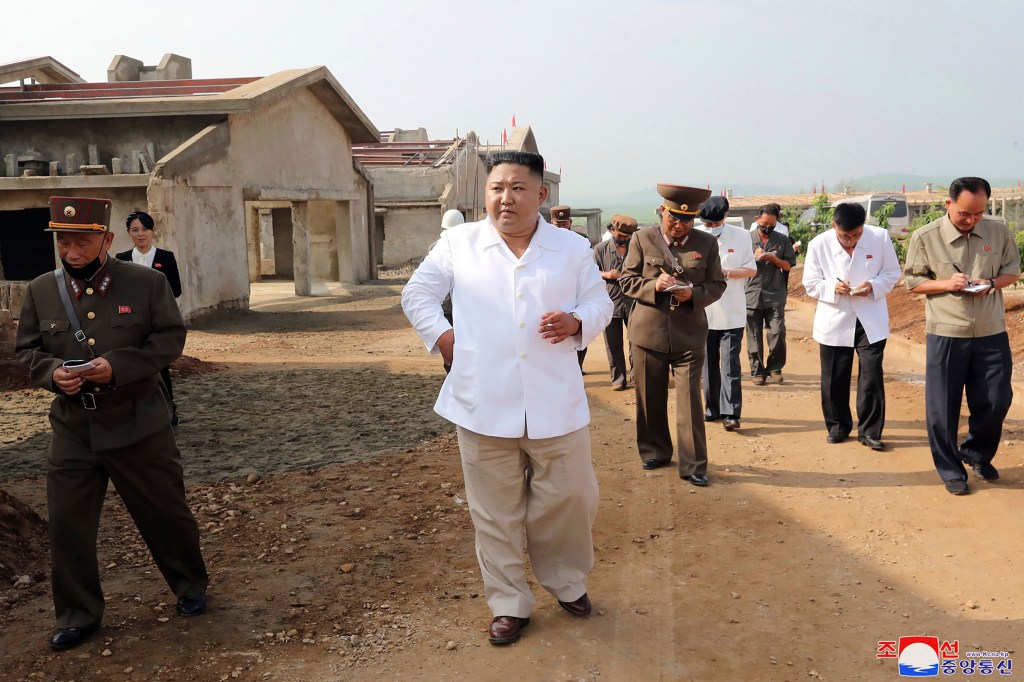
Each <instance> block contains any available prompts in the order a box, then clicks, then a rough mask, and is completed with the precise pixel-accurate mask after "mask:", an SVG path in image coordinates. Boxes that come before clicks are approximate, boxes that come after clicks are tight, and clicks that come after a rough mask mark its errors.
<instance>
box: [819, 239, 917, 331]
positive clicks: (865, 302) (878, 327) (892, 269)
mask: <svg viewBox="0 0 1024 682" xmlns="http://www.w3.org/2000/svg"><path fill="white" fill-rule="evenodd" d="M899 279H900V264H899V261H898V260H897V258H896V251H895V250H894V249H893V247H892V239H890V237H889V233H888V232H887V231H885V230H883V229H882V228H880V227H874V226H873V225H865V226H864V234H863V235H861V238H860V240H859V241H858V242H857V245H856V246H855V247H854V249H853V253H852V254H848V253H846V250H845V249H844V248H843V246H842V244H840V243H839V238H838V237H836V231H835V229H831V230H828V231H826V232H822V233H821V234H819V235H818V236H817V237H815V238H814V239H812V240H811V243H810V245H809V246H808V247H807V258H806V260H805V261H804V277H803V284H804V289H806V290H807V295H808V296H810V297H811V298H815V299H817V300H818V306H817V309H816V310H815V311H814V333H813V336H814V340H815V341H817V342H818V343H821V344H824V345H826V346H847V347H852V346H853V345H854V333H855V329H856V326H857V321H858V320H860V324H861V326H862V327H864V333H865V334H867V337H868V342H869V343H875V342H876V341H881V340H882V339H886V338H888V337H889V307H888V305H887V304H886V301H885V297H886V294H888V293H889V292H890V291H892V288H893V287H894V286H896V283H897V282H898V281H899ZM840 280H843V281H845V282H848V283H849V285H850V286H851V287H856V286H859V285H860V284H863V283H864V282H870V283H871V293H869V294H868V295H866V296H851V295H849V294H843V295H840V294H837V293H836V284H838V283H839V281H840Z"/></svg>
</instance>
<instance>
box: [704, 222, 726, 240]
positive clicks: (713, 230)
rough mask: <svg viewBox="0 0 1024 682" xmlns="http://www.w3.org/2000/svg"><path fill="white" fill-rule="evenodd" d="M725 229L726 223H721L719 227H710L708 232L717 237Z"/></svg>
mask: <svg viewBox="0 0 1024 682" xmlns="http://www.w3.org/2000/svg"><path fill="white" fill-rule="evenodd" d="M724 230H725V225H719V226H718V227H712V228H709V229H708V232H710V233H711V234H713V235H714V236H716V237H721V236H722V232H723V231H724Z"/></svg>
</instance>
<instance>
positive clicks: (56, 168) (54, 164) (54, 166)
mask: <svg viewBox="0 0 1024 682" xmlns="http://www.w3.org/2000/svg"><path fill="white" fill-rule="evenodd" d="M57 175H60V162H59V161H51V162H50V177H54V176H57Z"/></svg>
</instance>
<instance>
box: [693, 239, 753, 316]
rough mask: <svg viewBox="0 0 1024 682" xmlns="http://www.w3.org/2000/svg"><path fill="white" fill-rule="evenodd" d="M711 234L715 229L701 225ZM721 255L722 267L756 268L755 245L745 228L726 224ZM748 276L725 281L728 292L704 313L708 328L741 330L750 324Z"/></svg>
mask: <svg viewBox="0 0 1024 682" xmlns="http://www.w3.org/2000/svg"><path fill="white" fill-rule="evenodd" d="M697 229H699V230H704V231H705V232H707V233H709V234H714V233H713V232H712V228H707V227H698V228H697ZM718 256H719V258H721V259H722V269H723V270H739V269H742V268H750V269H751V270H756V269H757V263H756V262H755V261H754V245H753V242H751V240H750V235H748V234H747V232H746V231H745V230H744V229H743V228H742V227H737V226H735V225H730V224H728V223H726V224H725V225H723V226H722V232H721V234H719V235H718ZM746 288H747V279H746V278H745V279H733V278H732V277H730V278H728V279H727V280H726V285H725V293H724V294H722V298H720V299H718V300H717V301H715V302H714V303H712V304H711V305H709V306H708V307H707V308H705V309H704V312H705V313H707V316H708V329H717V330H724V329H739V328H741V327H744V326H746V324H747V294H746Z"/></svg>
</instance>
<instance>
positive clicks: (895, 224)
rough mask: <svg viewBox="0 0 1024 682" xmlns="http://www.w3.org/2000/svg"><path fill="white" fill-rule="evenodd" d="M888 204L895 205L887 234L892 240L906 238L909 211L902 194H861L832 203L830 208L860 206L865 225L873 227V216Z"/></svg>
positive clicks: (908, 225)
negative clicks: (866, 216) (865, 217)
mask: <svg viewBox="0 0 1024 682" xmlns="http://www.w3.org/2000/svg"><path fill="white" fill-rule="evenodd" d="M890 202H891V203H893V204H894V205H895V210H893V212H892V214H891V215H890V216H889V234H890V235H891V236H892V237H893V238H894V239H895V238H898V237H906V236H907V234H908V233H909V232H910V210H909V207H908V206H907V198H906V197H905V196H903V195H902V194H896V193H894V194H885V193H874V194H861V195H859V196H855V197H843V198H842V199H840V200H839V201H836V202H835V203H833V204H832V206H833V208H834V207H836V206H838V205H839V204H860V205H861V206H863V207H864V210H865V211H867V214H868V218H867V223H868V224H869V225H874V224H876V221H875V220H874V216H876V215H877V214H878V211H879V210H880V209H881V208H882V207H883V206H885V205H886V204H888V203H890Z"/></svg>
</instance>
